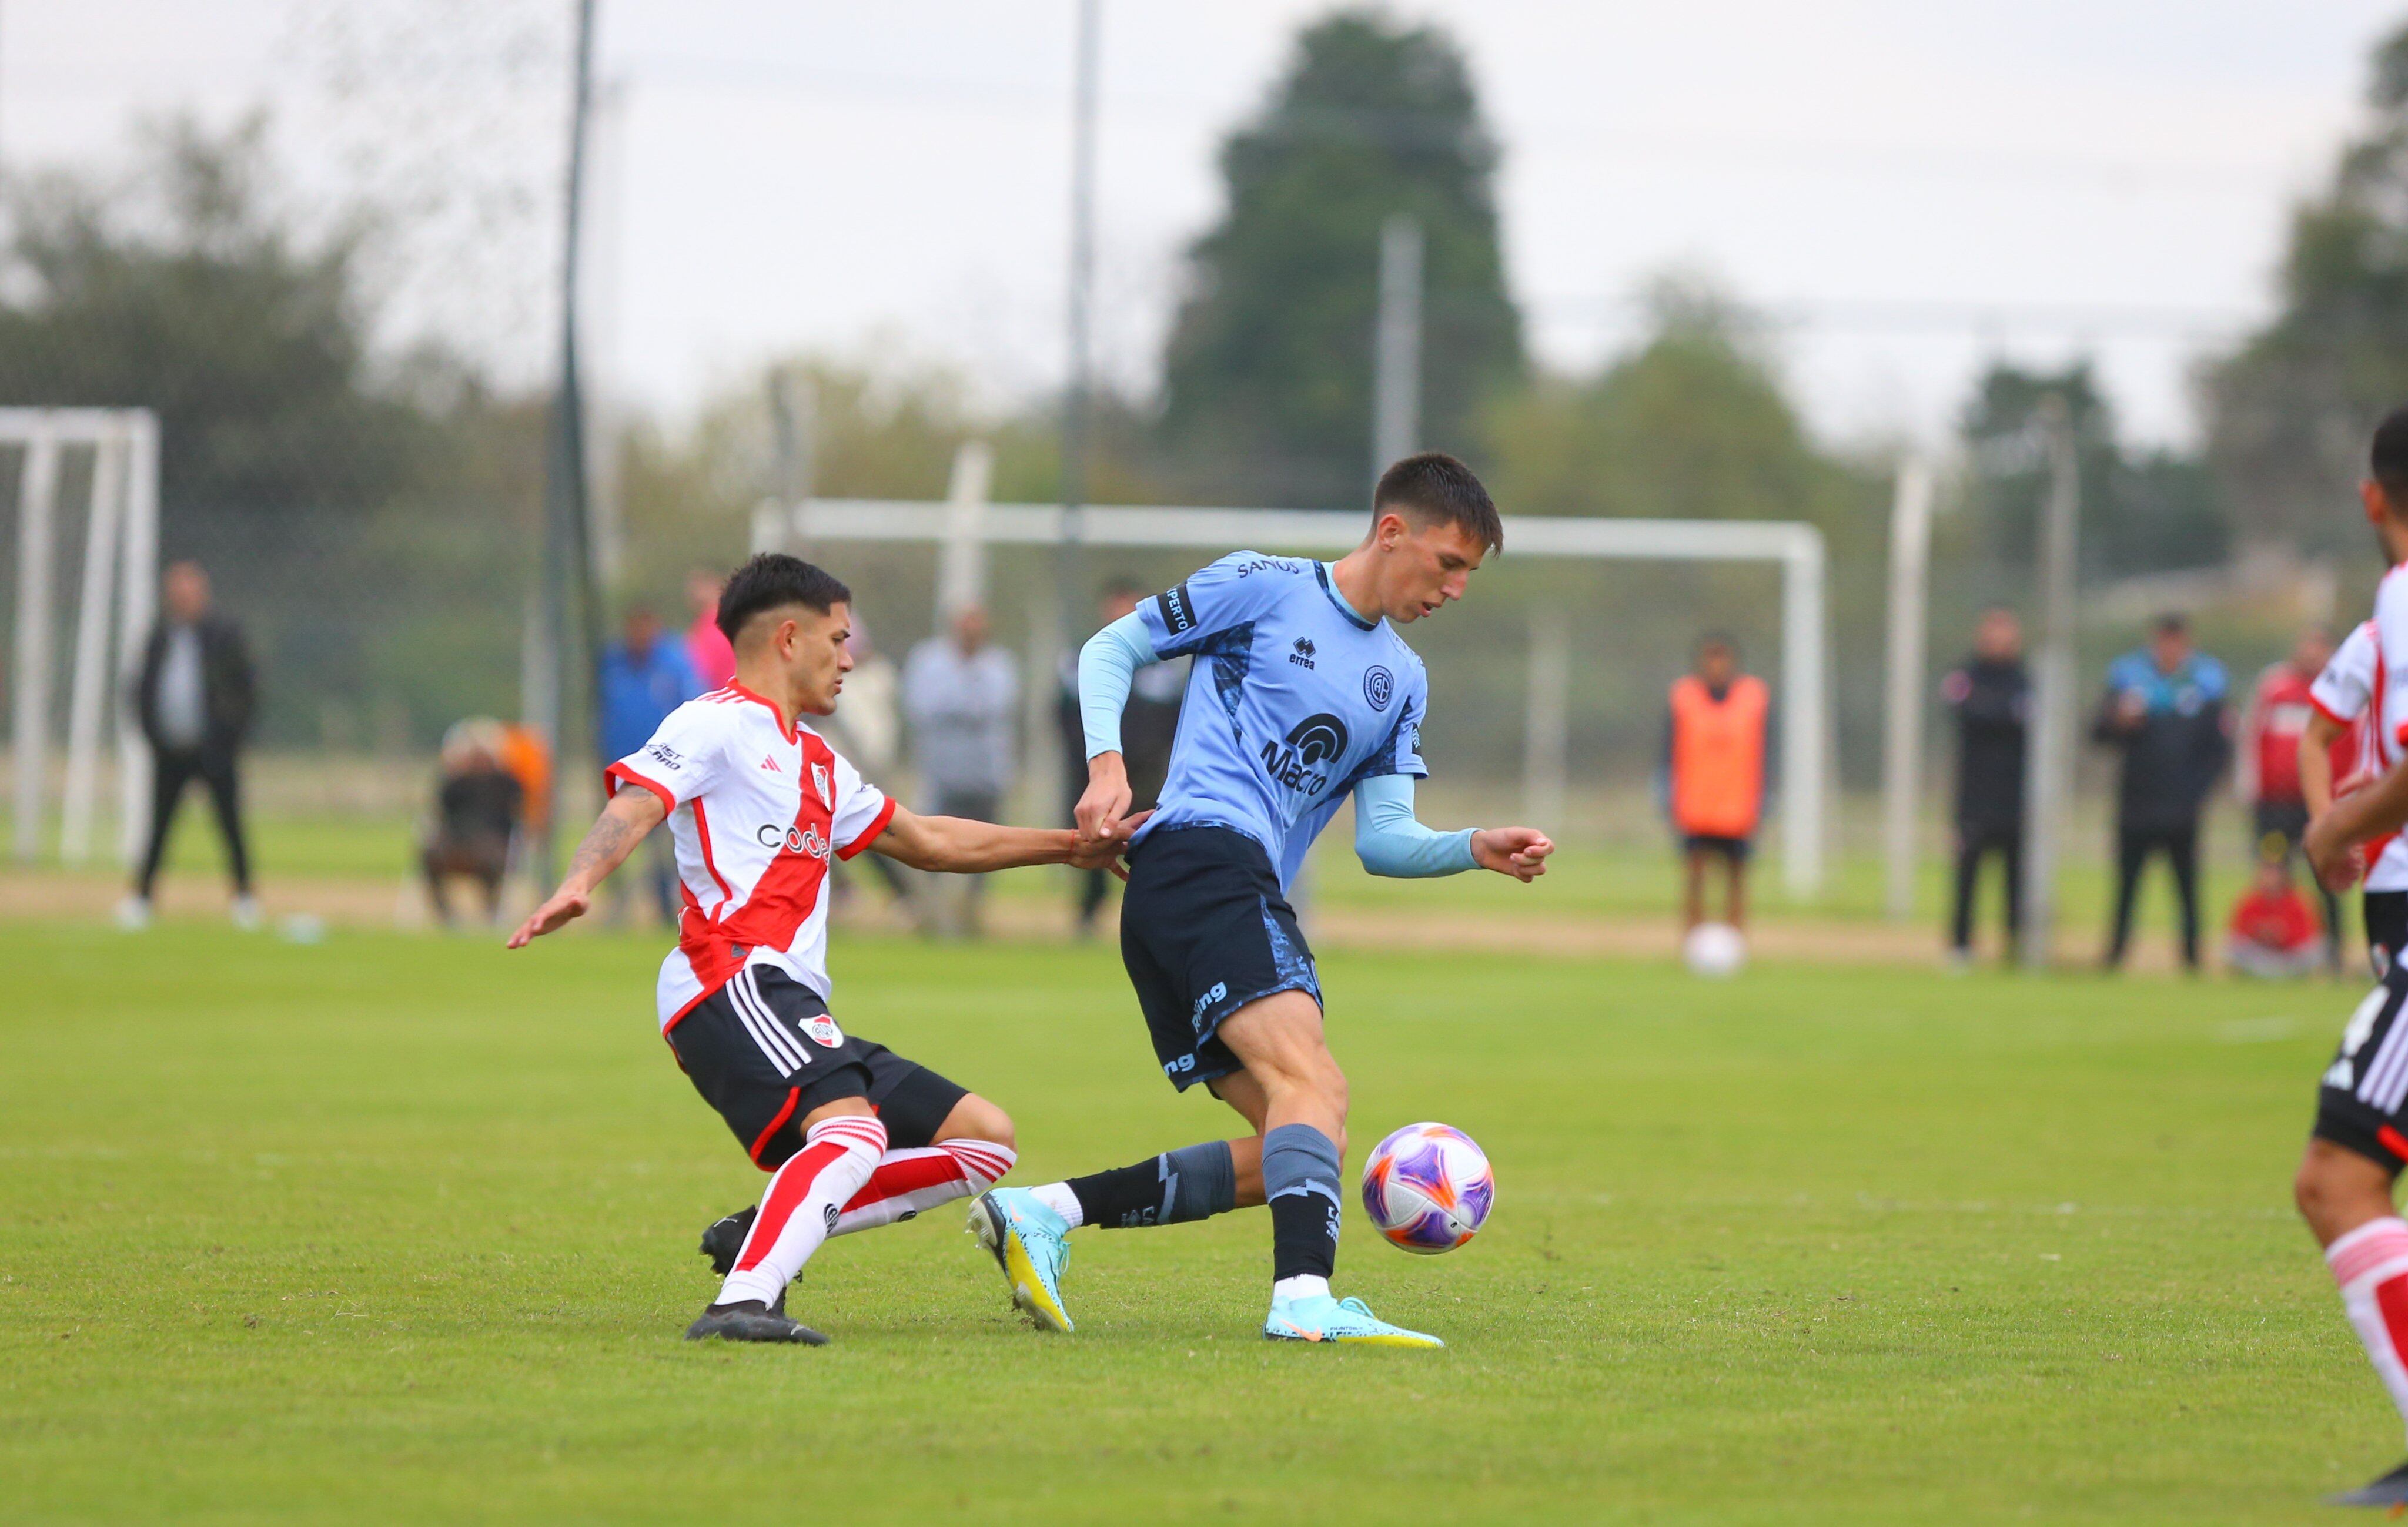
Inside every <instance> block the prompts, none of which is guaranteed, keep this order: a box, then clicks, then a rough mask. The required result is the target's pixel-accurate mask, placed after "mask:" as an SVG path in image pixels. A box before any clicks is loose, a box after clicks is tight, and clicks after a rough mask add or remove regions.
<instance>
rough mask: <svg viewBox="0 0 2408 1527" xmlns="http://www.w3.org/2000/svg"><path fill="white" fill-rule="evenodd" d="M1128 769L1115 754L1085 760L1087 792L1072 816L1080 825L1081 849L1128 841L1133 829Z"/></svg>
mask: <svg viewBox="0 0 2408 1527" xmlns="http://www.w3.org/2000/svg"><path fill="white" fill-rule="evenodd" d="M1129 799H1130V797H1129V782H1128V768H1127V765H1126V764H1125V763H1124V762H1123V761H1122V759H1121V755H1120V754H1118V753H1097V755H1096V756H1095V757H1093V758H1091V759H1089V760H1087V788H1086V790H1085V791H1084V792H1082V794H1081V795H1080V796H1079V805H1078V807H1077V808H1076V809H1075V810H1074V811H1073V812H1072V813H1071V815H1072V817H1073V818H1074V819H1075V820H1076V821H1078V824H1079V842H1080V843H1081V844H1082V845H1101V844H1113V845H1118V844H1122V843H1125V842H1127V841H1128V835H1129V834H1130V833H1131V832H1132V831H1134V830H1135V829H1134V827H1133V825H1132V824H1131V823H1130V822H1129V821H1127V820H1126V819H1127V816H1128V808H1129Z"/></svg>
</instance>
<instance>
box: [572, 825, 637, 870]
mask: <svg viewBox="0 0 2408 1527" xmlns="http://www.w3.org/2000/svg"><path fill="white" fill-rule="evenodd" d="M631 836H633V833H632V832H631V831H630V830H629V828H628V826H627V824H626V823H625V822H624V821H621V820H619V818H618V817H617V816H615V815H613V814H612V813H610V812H608V811H605V812H603V813H602V815H601V816H599V817H597V818H595V821H594V827H593V830H592V831H590V832H588V833H587V834H586V835H585V841H583V842H582V843H580V844H579V845H578V846H577V854H576V857H574V858H573V859H571V860H570V861H569V862H568V878H570V879H572V880H574V879H576V878H578V877H579V876H581V875H583V874H585V873H587V872H588V871H591V872H593V874H594V875H595V878H600V877H602V876H604V875H608V874H609V872H610V870H611V867H612V866H614V865H615V864H617V863H618V862H619V859H620V856H621V853H622V852H623V850H624V849H625V848H626V846H627V840H628V839H629V838H630V837H631Z"/></svg>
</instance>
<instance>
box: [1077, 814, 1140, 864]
mask: <svg viewBox="0 0 2408 1527" xmlns="http://www.w3.org/2000/svg"><path fill="white" fill-rule="evenodd" d="M1153 815H1154V813H1153V812H1152V811H1151V810H1147V811H1140V812H1139V813H1138V814H1137V815H1136V816H1134V817H1130V818H1128V819H1127V820H1126V821H1125V822H1123V823H1122V825H1123V826H1125V827H1126V828H1127V829H1128V831H1129V832H1131V833H1134V832H1136V831H1137V830H1138V829H1139V828H1140V827H1142V826H1144V825H1145V819H1146V818H1148V817H1151V816H1153ZM1076 842H1077V845H1078V846H1077V847H1076V848H1074V849H1071V851H1070V867H1071V868H1073V869H1108V870H1111V872H1112V873H1113V874H1114V875H1117V876H1119V877H1120V878H1122V879H1124V880H1125V879H1127V878H1128V866H1127V865H1126V864H1125V863H1121V855H1122V853H1123V852H1125V850H1126V849H1127V848H1128V844H1127V843H1126V842H1125V839H1123V838H1097V839H1096V840H1095V841H1094V842H1092V843H1091V842H1089V841H1088V840H1086V839H1085V838H1079V839H1077V840H1076Z"/></svg>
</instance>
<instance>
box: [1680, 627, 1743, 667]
mask: <svg viewBox="0 0 2408 1527" xmlns="http://www.w3.org/2000/svg"><path fill="white" fill-rule="evenodd" d="M1690 650H1691V655H1692V656H1696V657H1704V656H1705V655H1706V654H1707V653H1708V652H1728V653H1729V654H1730V655H1731V661H1732V662H1733V663H1737V662H1738V661H1739V659H1740V649H1739V638H1738V637H1737V636H1734V635H1731V634H1730V633H1729V632H1727V631H1709V632H1707V633H1706V634H1705V635H1702V636H1699V638H1698V645H1697V646H1696V647H1695V648H1693V649H1690Z"/></svg>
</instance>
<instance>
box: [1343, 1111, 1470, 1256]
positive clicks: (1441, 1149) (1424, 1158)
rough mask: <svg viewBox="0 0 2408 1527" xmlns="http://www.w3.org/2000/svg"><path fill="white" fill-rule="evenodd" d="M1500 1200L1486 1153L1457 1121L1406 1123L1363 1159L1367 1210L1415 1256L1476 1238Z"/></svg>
mask: <svg viewBox="0 0 2408 1527" xmlns="http://www.w3.org/2000/svg"><path fill="white" fill-rule="evenodd" d="M1496 1202H1497V1174H1496V1173H1495V1172H1494V1171H1492V1170H1490V1169H1489V1165H1488V1157H1487V1156H1486V1155H1485V1154H1484V1153H1483V1152H1482V1150H1481V1149H1480V1148H1479V1147H1478V1146H1476V1145H1474V1144H1472V1143H1471V1136H1470V1135H1466V1134H1464V1133H1463V1131H1461V1130H1459V1129H1456V1128H1455V1127H1454V1126H1453V1125H1451V1124H1407V1125H1406V1126H1405V1127H1404V1128H1402V1129H1400V1130H1398V1131H1397V1132H1396V1133H1395V1134H1393V1135H1389V1136H1388V1137H1387V1138H1386V1139H1384V1140H1383V1141H1381V1142H1380V1143H1379V1144H1378V1145H1376V1146H1373V1147H1372V1148H1371V1156H1370V1159H1369V1161H1366V1162H1365V1163H1363V1212H1364V1213H1366V1214H1368V1215H1369V1216H1370V1217H1371V1222H1372V1223H1373V1224H1375V1225H1377V1226H1379V1227H1380V1234H1383V1235H1385V1236H1386V1237H1388V1240H1389V1243H1390V1244H1391V1245H1394V1246H1397V1247H1399V1248H1401V1249H1404V1250H1407V1251H1411V1252H1412V1253H1414V1254H1415V1255H1417V1256H1425V1257H1432V1256H1436V1255H1438V1253H1440V1252H1441V1251H1452V1250H1454V1249H1455V1248H1456V1247H1458V1246H1461V1245H1462V1244H1463V1243H1464V1242H1466V1241H1468V1240H1469V1239H1471V1237H1472V1236H1474V1235H1476V1234H1479V1233H1480V1227H1481V1225H1482V1224H1483V1223H1484V1222H1485V1221H1486V1220H1487V1219H1488V1211H1489V1209H1490V1208H1491V1207H1492V1206H1494V1205H1495V1204H1496Z"/></svg>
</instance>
